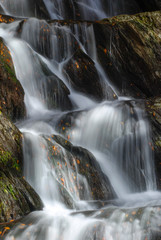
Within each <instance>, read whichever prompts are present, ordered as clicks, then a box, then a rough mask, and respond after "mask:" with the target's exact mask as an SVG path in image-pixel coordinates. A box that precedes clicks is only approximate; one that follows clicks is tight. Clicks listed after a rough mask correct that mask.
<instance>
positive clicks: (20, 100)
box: [0, 38, 25, 121]
mask: <svg viewBox="0 0 161 240" xmlns="http://www.w3.org/2000/svg"><path fill="white" fill-rule="evenodd" d="M0 86H1V87H0V110H1V111H2V112H3V113H5V114H6V115H7V116H8V117H9V118H10V119H12V120H13V121H15V120H17V119H20V118H23V117H24V115H25V105H24V91H23V88H22V86H21V84H20V82H19V81H18V79H17V78H16V75H15V71H14V66H13V62H12V58H11V55H10V51H9V50H8V48H7V47H6V45H5V43H4V42H3V40H2V39H1V38H0Z"/></svg>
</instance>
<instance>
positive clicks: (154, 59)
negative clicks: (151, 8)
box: [94, 12, 161, 97]
mask: <svg viewBox="0 0 161 240" xmlns="http://www.w3.org/2000/svg"><path fill="white" fill-rule="evenodd" d="M94 30H95V36H96V43H97V49H98V58H99V61H100V62H101V64H102V65H103V67H104V69H105V70H106V72H107V73H108V75H109V76H110V78H111V81H113V83H114V84H115V86H117V87H118V88H119V89H122V94H125V95H133V96H134V97H140V96H142V97H143V96H146V97H151V96H158V95H160V92H161V71H160V69H161V51H160V50H161V37H160V33H161V12H152V13H141V14H137V15H132V16H128V15H122V16H118V17H113V18H111V19H105V20H103V21H100V22H98V23H95V24H94ZM100 36H101V37H100Z"/></svg>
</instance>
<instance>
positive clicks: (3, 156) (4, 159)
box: [0, 151, 20, 171]
mask: <svg viewBox="0 0 161 240" xmlns="http://www.w3.org/2000/svg"><path fill="white" fill-rule="evenodd" d="M0 161H1V163H2V164H4V166H7V165H11V167H12V168H14V169H16V170H17V171H20V166H19V164H18V163H17V160H16V159H15V158H14V157H13V155H12V153H11V152H7V151H0Z"/></svg>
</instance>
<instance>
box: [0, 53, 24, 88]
mask: <svg viewBox="0 0 161 240" xmlns="http://www.w3.org/2000/svg"><path fill="white" fill-rule="evenodd" d="M0 61H1V62H2V63H3V66H4V68H5V70H6V72H7V73H9V75H10V77H11V80H13V81H14V82H15V83H18V84H19V81H18V80H17V78H16V76H15V73H14V70H12V69H11V67H10V66H9V65H8V64H7V63H6V61H5V59H4V58H3V57H2V56H1V55H0Z"/></svg>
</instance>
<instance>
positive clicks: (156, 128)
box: [145, 98, 161, 190]
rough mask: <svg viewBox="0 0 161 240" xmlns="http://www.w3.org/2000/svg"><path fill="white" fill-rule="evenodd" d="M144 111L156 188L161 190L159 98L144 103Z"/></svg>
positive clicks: (160, 102) (160, 115)
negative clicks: (150, 134) (149, 131)
mask: <svg viewBox="0 0 161 240" xmlns="http://www.w3.org/2000/svg"><path fill="white" fill-rule="evenodd" d="M145 106H146V110H147V113H148V118H149V120H150V122H151V127H152V140H153V145H152V146H151V147H152V150H153V151H154V157H155V167H156V176H157V186H158V189H159V190H161V98H152V99H149V100H147V101H146V105H145Z"/></svg>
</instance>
